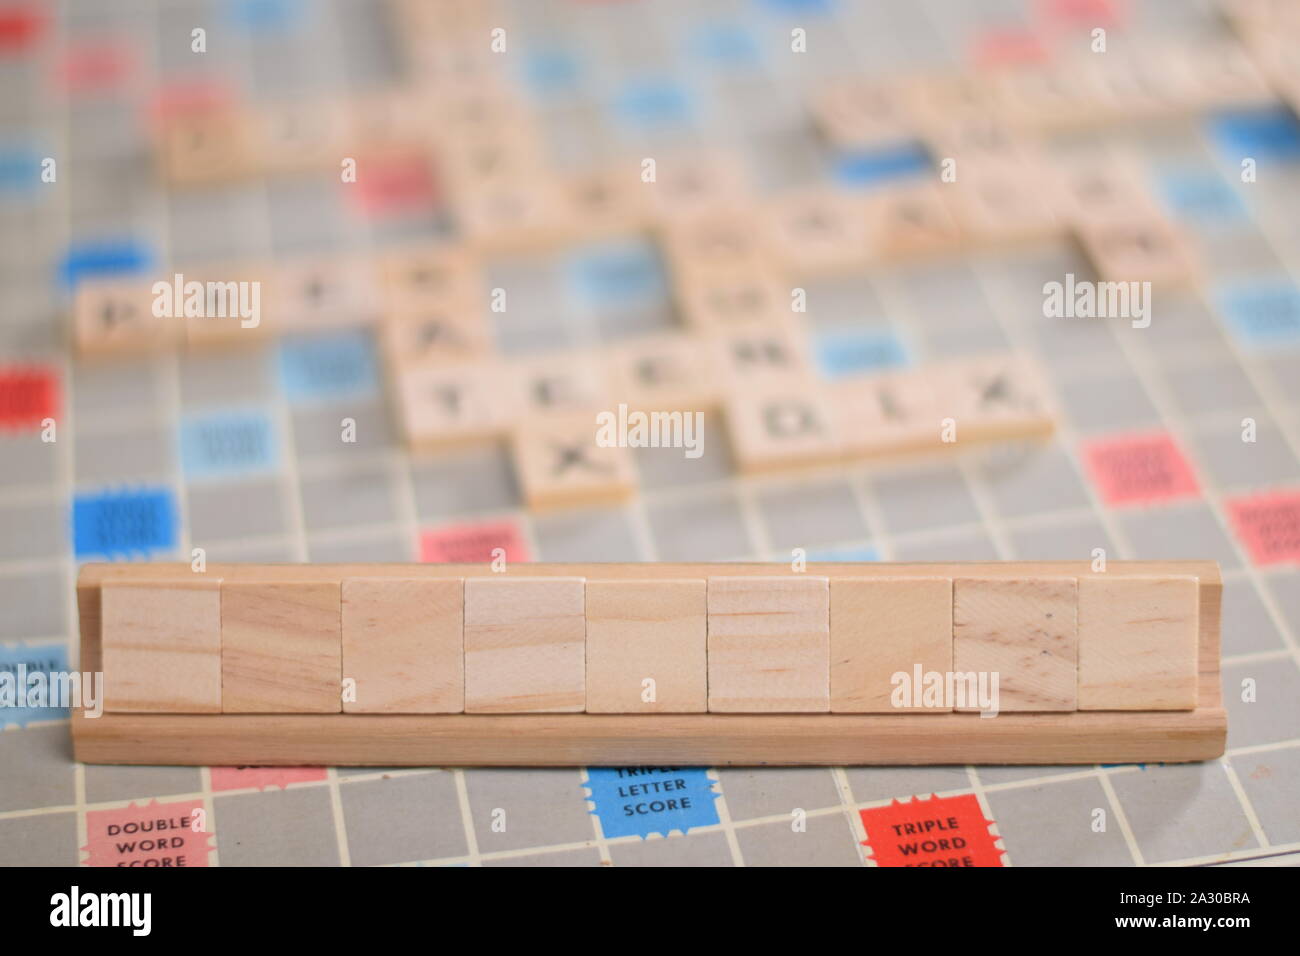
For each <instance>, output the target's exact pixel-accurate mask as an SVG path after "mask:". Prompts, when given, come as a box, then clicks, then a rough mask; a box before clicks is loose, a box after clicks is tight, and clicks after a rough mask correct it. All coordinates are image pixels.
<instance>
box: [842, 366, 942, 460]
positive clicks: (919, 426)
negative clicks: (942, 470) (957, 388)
mask: <svg viewBox="0 0 1300 956" xmlns="http://www.w3.org/2000/svg"><path fill="white" fill-rule="evenodd" d="M826 391H827V394H828V395H829V402H830V407H831V413H832V418H833V422H834V427H835V431H836V434H837V435H838V437H839V439H840V442H841V444H842V446H843V449H844V454H845V455H846V456H848V457H850V458H875V457H890V456H894V455H906V454H913V453H923V452H937V451H942V450H944V448H945V447H946V446H945V445H944V443H943V425H942V419H943V416H942V415H941V414H939V410H940V401H939V395H938V393H937V392H936V390H935V381H934V376H933V375H932V374H930V373H929V372H928V371H926V370H925V369H916V370H907V371H898V372H886V373H883V374H880V375H868V376H864V377H862V378H848V379H843V380H841V381H838V382H831V383H830V384H828V385H827V386H826Z"/></svg>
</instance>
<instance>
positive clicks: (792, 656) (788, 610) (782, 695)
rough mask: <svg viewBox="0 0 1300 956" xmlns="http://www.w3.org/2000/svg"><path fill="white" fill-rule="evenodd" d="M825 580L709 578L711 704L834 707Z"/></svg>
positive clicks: (729, 709) (736, 710)
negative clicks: (831, 691) (831, 693)
mask: <svg viewBox="0 0 1300 956" xmlns="http://www.w3.org/2000/svg"><path fill="white" fill-rule="evenodd" d="M830 706H831V703H830V588H829V586H828V582H827V579H826V578H822V577H810V576H807V575H802V574H798V575H790V576H789V577H765V576H754V577H715V578H709V710H710V711H712V712H714V713H730V714H744V713H826V712H828V711H829V710H830Z"/></svg>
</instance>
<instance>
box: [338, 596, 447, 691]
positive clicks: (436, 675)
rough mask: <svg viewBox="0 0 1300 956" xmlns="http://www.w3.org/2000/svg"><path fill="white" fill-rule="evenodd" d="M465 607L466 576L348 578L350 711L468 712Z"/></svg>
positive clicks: (345, 619) (346, 676)
mask: <svg viewBox="0 0 1300 956" xmlns="http://www.w3.org/2000/svg"><path fill="white" fill-rule="evenodd" d="M464 604H465V587H464V582H463V581H462V580H461V579H460V578H396V577H389V578H344V579H343V608H342V613H343V679H344V680H348V679H351V680H353V681H355V682H356V693H355V698H356V699H355V700H350V699H348V698H347V697H345V698H344V700H343V710H344V712H345V713H350V714H351V713H355V714H458V713H460V712H461V711H463V710H464V709H465V643H464Z"/></svg>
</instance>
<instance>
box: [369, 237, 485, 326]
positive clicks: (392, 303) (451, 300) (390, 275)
mask: <svg viewBox="0 0 1300 956" xmlns="http://www.w3.org/2000/svg"><path fill="white" fill-rule="evenodd" d="M379 276H380V283H381V285H382V287H383V294H384V299H385V302H386V303H387V305H388V306H389V309H390V310H391V311H396V312H401V313H405V312H408V311H411V310H417V311H418V310H419V309H421V308H424V307H428V306H443V305H447V304H455V305H462V304H469V303H483V305H484V307H485V305H486V303H484V302H483V300H484V299H485V296H486V293H487V282H486V280H485V278H484V276H483V270H482V268H481V267H480V265H479V263H478V261H477V260H476V259H475V258H474V257H473V256H471V255H470V254H469V253H468V252H467V251H465V250H464V249H462V248H460V247H459V246H451V245H446V244H443V245H430V246H422V247H416V248H410V249H401V250H398V251H396V252H392V253H388V254H387V255H385V256H384V257H383V258H382V259H381V260H380V264H379Z"/></svg>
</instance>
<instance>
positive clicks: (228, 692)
mask: <svg viewBox="0 0 1300 956" xmlns="http://www.w3.org/2000/svg"><path fill="white" fill-rule="evenodd" d="M341 601H342V598H341V595H340V589H339V585H338V584H336V583H330V582H327V581H225V582H223V583H222V585H221V709H222V711H223V712H224V713H227V714H334V713H338V712H340V711H341V710H342V709H343V700H342V696H341V690H342V688H341V686H340V680H341V677H342V658H343V638H342V633H341V621H340V611H341Z"/></svg>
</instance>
